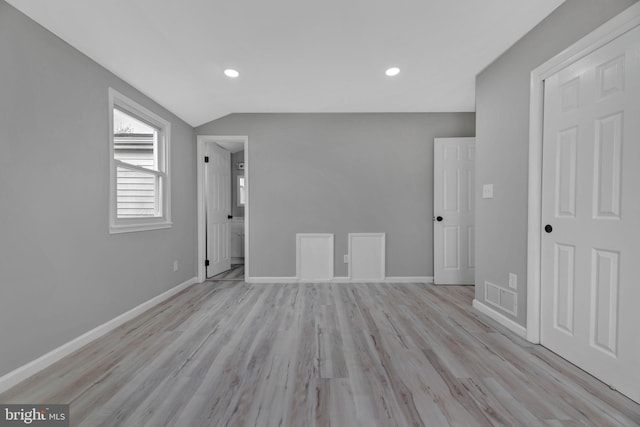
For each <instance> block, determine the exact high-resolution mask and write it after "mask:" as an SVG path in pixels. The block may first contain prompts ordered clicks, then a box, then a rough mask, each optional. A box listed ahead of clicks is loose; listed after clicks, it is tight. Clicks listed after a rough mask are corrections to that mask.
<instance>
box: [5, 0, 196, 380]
mask: <svg viewBox="0 0 640 427" xmlns="http://www.w3.org/2000/svg"><path fill="white" fill-rule="evenodd" d="M0 58H1V59H0V61H1V65H0V203H2V206H1V208H0V325H2V326H1V327H0V343H2V344H1V345H0V375H3V374H6V373H7V372H9V371H11V370H13V369H15V368H18V367H19V366H21V365H23V364H25V363H28V362H30V361H31V360H33V359H35V358H37V357H39V356H41V355H43V354H45V353H46V352H48V351H50V350H52V349H54V348H56V347H58V346H60V345H62V344H64V343H66V342H68V341H69V340H71V339H73V338H76V337H78V336H79V335H81V334H83V333H84V332H87V331H88V330H90V329H92V328H94V327H96V326H98V325H100V324H102V323H104V322H106V321H108V320H111V319H113V318H114V317H116V316H118V315H119V314H121V313H123V312H125V311H127V310H129V309H131V308H133V307H135V306H136V305H138V304H140V303H142V302H144V301H147V300H149V299H150V298H152V297H154V296H156V295H159V294H161V293H162V292H164V291H166V290H168V289H170V288H172V287H173V286H175V285H177V284H179V283H181V282H183V281H185V280H187V279H189V278H192V277H194V276H195V275H196V268H195V258H196V256H195V247H196V233H195V230H196V226H195V219H196V213H195V205H196V203H195V198H196V195H195V191H196V180H195V170H196V167H195V134H194V132H193V128H191V127H190V126H188V125H187V124H186V123H184V122H182V121H181V120H179V119H178V118H177V117H175V116H174V115H172V114H170V113H169V112H168V111H166V110H165V109H163V108H161V107H160V106H159V105H157V104H156V103H154V102H152V101H151V100H149V99H148V98H147V97H145V96H143V95H142V94H140V93H139V92H138V91H136V90H134V89H133V88H132V87H130V86H128V85H127V84H125V83H124V82H122V81H121V80H119V79H118V78H116V77H115V76H114V75H113V74H111V73H110V72H108V71H107V70H105V69H104V68H102V67H100V66H99V65H97V64H96V63H95V62H93V61H91V60H90V59H88V58H87V57H86V56H84V55H82V54H81V53H79V52H78V51H76V50H75V49H73V48H72V47H70V46H69V45H67V44H66V43H64V42H63V41H61V40H60V39H58V38H57V37H55V36H54V35H53V34H51V33H49V32H48V31H46V30H44V29H43V28H42V27H40V26H39V25H38V24H36V23H35V22H33V21H31V20H30V19H28V18H27V17H25V16H24V15H22V14H21V13H20V12H18V11H16V10H15V9H13V8H12V7H11V6H9V5H8V4H7V3H5V2H4V1H1V0H0ZM109 86H111V87H113V88H115V89H116V90H118V91H120V92H121V93H123V94H125V95H126V96H129V97H130V98H132V99H134V100H136V101H137V102H139V103H141V104H142V105H144V106H145V107H147V108H149V109H151V110H152V111H154V112H156V113H157V114H159V115H161V116H162V117H164V118H165V119H167V120H170V121H171V124H172V135H171V136H172V140H171V144H172V145H171V169H172V208H173V221H174V226H173V228H171V229H168V230H158V231H148V232H139V233H127V234H119V235H110V234H109V218H108V192H109V182H108V177H109V142H108V135H109V130H108V127H107V118H108V115H107V114H108V113H107V111H108V108H107V88H108V87H109ZM174 259H176V260H178V261H179V266H180V268H179V270H178V272H177V273H174V272H173V269H172V264H173V260H174Z"/></svg>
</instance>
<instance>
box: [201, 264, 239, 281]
mask: <svg viewBox="0 0 640 427" xmlns="http://www.w3.org/2000/svg"><path fill="white" fill-rule="evenodd" d="M208 280H244V264H233V265H232V266H231V269H230V270H227V271H223V272H222V273H220V274H218V275H216V276H213V277H212V278H210V279H208Z"/></svg>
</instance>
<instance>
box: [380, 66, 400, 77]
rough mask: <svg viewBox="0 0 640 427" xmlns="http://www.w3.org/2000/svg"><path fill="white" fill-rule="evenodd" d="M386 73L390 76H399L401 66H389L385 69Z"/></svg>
mask: <svg viewBox="0 0 640 427" xmlns="http://www.w3.org/2000/svg"><path fill="white" fill-rule="evenodd" d="M384 73H385V74H386V75H387V76H389V77H393V76H397V75H398V74H399V73H400V68H398V67H391V68H387V71H385V72H384Z"/></svg>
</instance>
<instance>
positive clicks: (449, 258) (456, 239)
mask: <svg viewBox="0 0 640 427" xmlns="http://www.w3.org/2000/svg"><path fill="white" fill-rule="evenodd" d="M433 162H434V175H433V219H434V221H433V239H434V245H433V246H434V247H433V251H434V256H433V264H434V266H433V269H434V272H433V273H434V274H433V280H434V283H435V284H437V285H451V284H453V285H464V284H473V283H474V276H475V256H474V255H475V248H474V246H475V229H474V210H475V209H474V206H475V201H474V194H475V191H474V186H475V184H474V183H475V138H436V139H435V140H434V161H433Z"/></svg>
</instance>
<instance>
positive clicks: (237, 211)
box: [231, 150, 244, 218]
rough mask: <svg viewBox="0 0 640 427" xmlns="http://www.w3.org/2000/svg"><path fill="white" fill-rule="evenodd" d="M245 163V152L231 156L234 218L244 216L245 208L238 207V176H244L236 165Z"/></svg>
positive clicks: (232, 211)
mask: <svg viewBox="0 0 640 427" xmlns="http://www.w3.org/2000/svg"><path fill="white" fill-rule="evenodd" d="M238 162H244V150H243V151H238V152H237V153H233V154H231V214H232V215H233V216H234V218H239V217H243V216H244V208H243V207H240V206H238V194H237V193H238V176H242V175H244V171H243V170H239V169H238V167H237V166H236V163H238Z"/></svg>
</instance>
